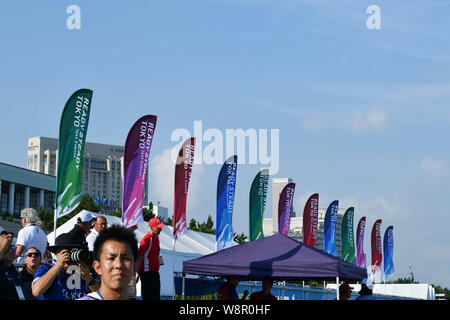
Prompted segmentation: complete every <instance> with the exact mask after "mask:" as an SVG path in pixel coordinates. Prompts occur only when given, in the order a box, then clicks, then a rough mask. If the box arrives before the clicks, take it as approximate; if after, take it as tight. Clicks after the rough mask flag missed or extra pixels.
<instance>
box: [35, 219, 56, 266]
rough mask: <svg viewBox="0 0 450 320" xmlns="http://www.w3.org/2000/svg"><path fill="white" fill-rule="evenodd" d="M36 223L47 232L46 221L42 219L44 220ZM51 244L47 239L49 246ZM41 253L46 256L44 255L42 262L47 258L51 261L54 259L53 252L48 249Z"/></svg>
mask: <svg viewBox="0 0 450 320" xmlns="http://www.w3.org/2000/svg"><path fill="white" fill-rule="evenodd" d="M36 225H37V226H38V228H39V229H41V230H42V231H44V232H45V223H44V221H42V220H38V221H36ZM48 246H49V243H48V241H47V247H48ZM41 254H43V255H44V256H43V257H42V259H43V260H42V262H46V261H47V260H48V261H51V260H52V259H53V257H52V254H51V253H50V251H48V250H47V251H46V252H44V253H42V252H41Z"/></svg>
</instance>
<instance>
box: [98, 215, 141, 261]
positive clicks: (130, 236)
mask: <svg viewBox="0 0 450 320" xmlns="http://www.w3.org/2000/svg"><path fill="white" fill-rule="evenodd" d="M109 240H113V241H117V242H124V243H126V244H128V245H129V246H130V248H131V251H132V252H133V257H134V261H136V260H137V257H138V242H137V239H136V236H135V234H134V232H133V231H132V230H130V229H128V228H125V227H122V226H120V225H118V224H113V225H112V226H111V227H109V228H106V229H103V230H102V231H100V233H99V234H98V237H97V239H96V240H95V242H94V260H97V261H100V254H101V250H102V247H103V244H104V243H105V242H106V241H109Z"/></svg>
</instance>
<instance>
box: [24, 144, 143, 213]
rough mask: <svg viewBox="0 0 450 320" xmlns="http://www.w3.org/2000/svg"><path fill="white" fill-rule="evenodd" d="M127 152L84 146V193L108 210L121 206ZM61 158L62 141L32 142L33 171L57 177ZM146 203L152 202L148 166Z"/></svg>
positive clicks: (113, 147) (30, 165)
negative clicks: (149, 192) (58, 161)
mask: <svg viewBox="0 0 450 320" xmlns="http://www.w3.org/2000/svg"><path fill="white" fill-rule="evenodd" d="M123 153H124V147H123V146H116V145H108V144H101V143H92V142H86V144H85V147H84V160H83V161H84V162H83V176H82V181H83V186H82V193H83V194H84V193H87V194H90V195H92V196H93V197H94V200H96V201H97V203H98V204H99V205H100V207H101V209H104V211H111V210H114V209H115V208H117V207H119V206H121V199H122V185H123V169H122V168H123ZM57 159H58V139H55V138H47V137H34V138H29V139H28V169H29V170H33V171H37V172H40V173H45V174H48V175H53V176H56V169H57ZM143 203H144V205H145V204H147V203H148V167H147V175H146V183H145V190H144V199H143ZM103 206H104V208H102V207H103Z"/></svg>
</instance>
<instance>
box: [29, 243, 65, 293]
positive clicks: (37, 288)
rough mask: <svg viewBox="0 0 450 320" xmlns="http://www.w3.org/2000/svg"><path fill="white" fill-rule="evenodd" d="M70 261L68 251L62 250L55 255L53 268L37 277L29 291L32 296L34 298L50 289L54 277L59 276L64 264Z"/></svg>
mask: <svg viewBox="0 0 450 320" xmlns="http://www.w3.org/2000/svg"><path fill="white" fill-rule="evenodd" d="M69 261H70V254H69V251H68V250H66V249H64V250H62V251H60V252H58V254H57V255H56V263H55V265H54V266H53V267H51V268H50V270H48V271H47V272H46V273H45V274H44V275H43V276H41V277H39V278H38V279H36V280H35V281H33V284H32V286H31V291H32V293H33V296H35V297H36V298H37V297H39V296H40V295H41V294H44V293H45V292H47V290H48V289H49V288H50V287H51V285H52V284H53V282H54V281H55V279H56V277H57V276H58V275H59V273H60V271H61V268H63V266H64V264H65V263H66V262H69Z"/></svg>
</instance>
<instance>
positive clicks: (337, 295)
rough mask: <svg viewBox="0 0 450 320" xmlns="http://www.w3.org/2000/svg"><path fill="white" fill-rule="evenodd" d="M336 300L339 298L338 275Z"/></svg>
mask: <svg viewBox="0 0 450 320" xmlns="http://www.w3.org/2000/svg"><path fill="white" fill-rule="evenodd" d="M336 300H339V277H336Z"/></svg>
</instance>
